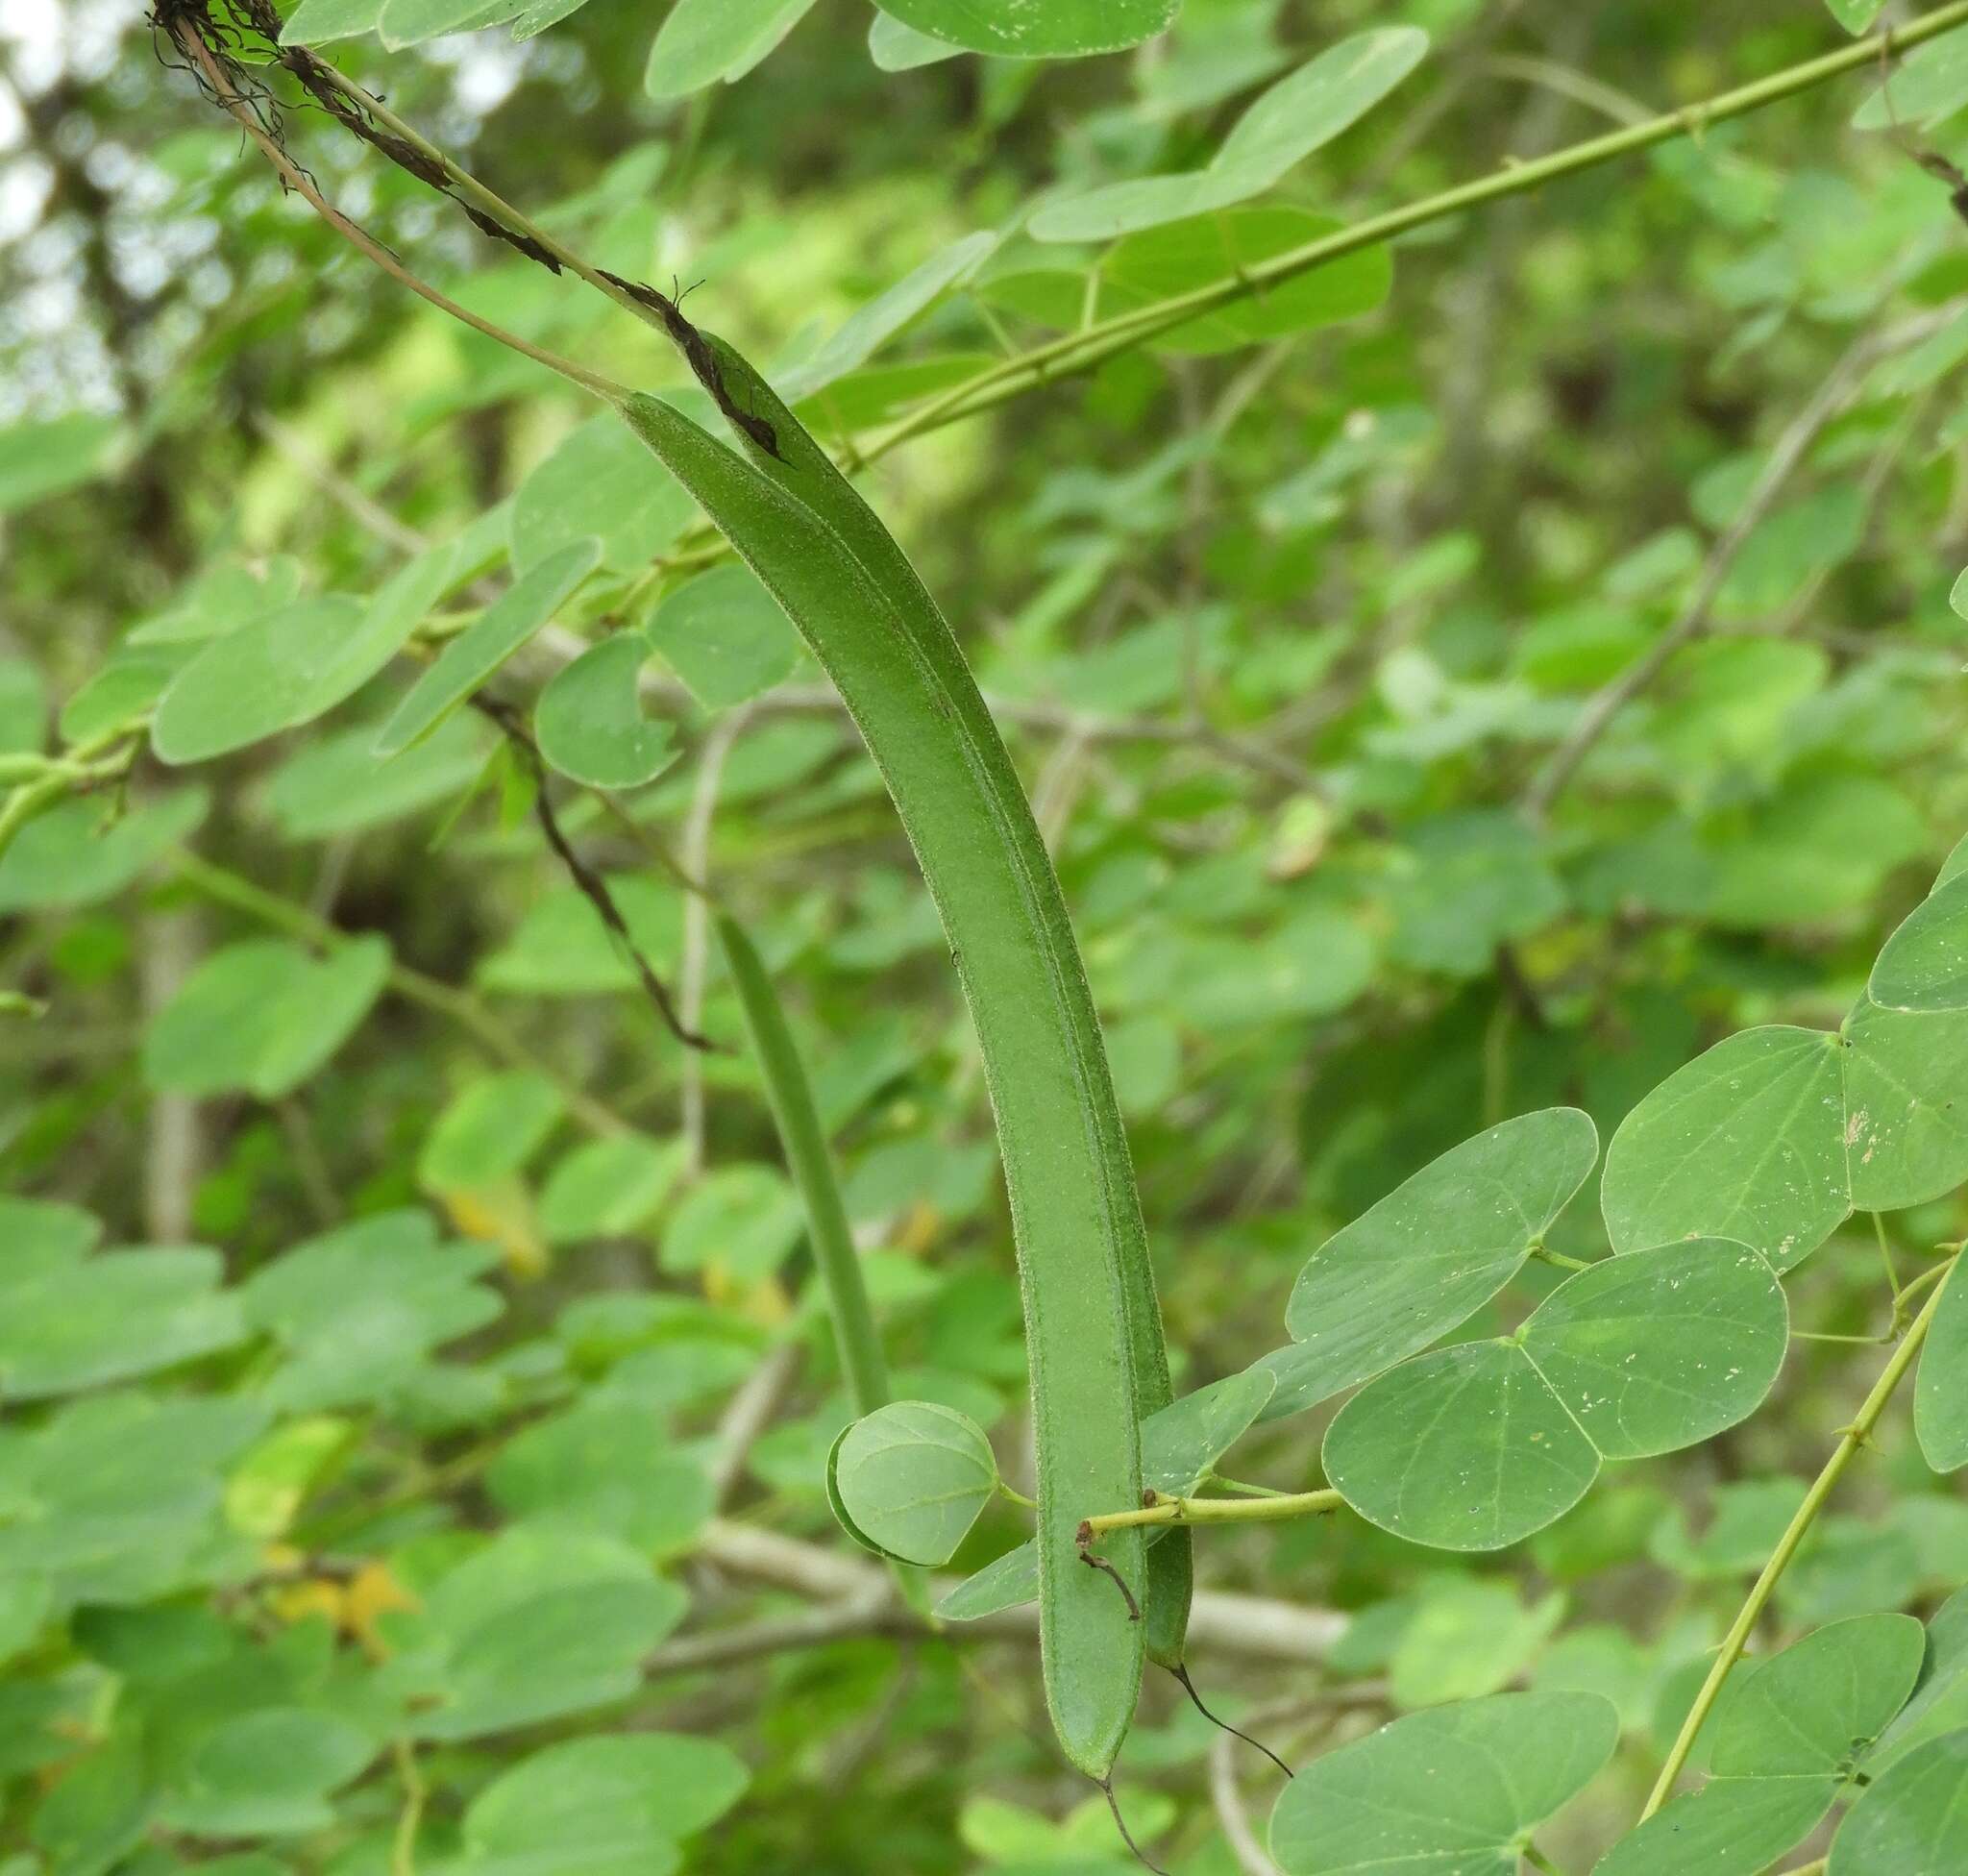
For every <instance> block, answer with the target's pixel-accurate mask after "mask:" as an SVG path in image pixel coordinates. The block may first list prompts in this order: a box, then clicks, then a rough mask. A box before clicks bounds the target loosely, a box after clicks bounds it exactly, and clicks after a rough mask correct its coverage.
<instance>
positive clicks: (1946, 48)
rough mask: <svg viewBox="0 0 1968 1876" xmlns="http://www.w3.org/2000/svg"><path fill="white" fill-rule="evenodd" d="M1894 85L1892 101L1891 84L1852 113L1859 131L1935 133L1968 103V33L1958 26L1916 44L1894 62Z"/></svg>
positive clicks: (1875, 92)
mask: <svg viewBox="0 0 1968 1876" xmlns="http://www.w3.org/2000/svg"><path fill="white" fill-rule="evenodd" d="M1848 4H1850V0H1848ZM1861 4H1862V0H1861ZM1888 85H1890V87H1891V93H1892V96H1891V102H1890V103H1888V100H1887V88H1888V86H1887V85H1882V86H1878V87H1877V88H1876V89H1875V90H1874V91H1873V92H1872V93H1871V95H1870V96H1868V97H1867V99H1866V100H1865V102H1864V103H1863V104H1861V105H1860V106H1859V107H1858V109H1857V111H1854V112H1853V113H1852V128H1853V129H1854V130H1856V131H1889V130H1892V129H1894V128H1895V127H1896V126H1897V127H1899V128H1900V129H1902V130H1931V129H1932V128H1933V126H1934V125H1936V124H1938V123H1939V122H1940V121H1941V120H1942V119H1943V118H1946V117H1952V116H1953V115H1954V114H1955V112H1956V111H1959V110H1960V109H1961V107H1962V106H1963V105H1968V32H1963V31H1962V30H1961V29H1960V28H1958V27H1956V29H1955V31H1954V32H1952V33H1943V34H1942V35H1941V37H1939V38H1937V39H1930V40H1928V42H1927V43H1926V44H1925V45H1917V46H1915V47H1914V48H1913V50H1912V51H1911V52H1909V53H1907V56H1906V57H1905V58H1904V59H1899V60H1896V61H1895V62H1894V67H1893V70H1892V72H1891V74H1890V75H1889V78H1888Z"/></svg>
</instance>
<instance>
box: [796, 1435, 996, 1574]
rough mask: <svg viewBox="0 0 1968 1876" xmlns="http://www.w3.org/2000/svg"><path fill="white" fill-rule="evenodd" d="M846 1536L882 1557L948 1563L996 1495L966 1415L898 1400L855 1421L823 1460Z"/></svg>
mask: <svg viewBox="0 0 1968 1876" xmlns="http://www.w3.org/2000/svg"><path fill="white" fill-rule="evenodd" d="M827 1472H828V1478H829V1491H830V1494H831V1495H832V1496H833V1497H834V1498H835V1499H836V1501H837V1502H838V1503H839V1505H840V1506H841V1508H842V1509H843V1511H844V1512H845V1513H846V1515H847V1517H848V1519H849V1524H848V1529H849V1534H850V1535H851V1536H853V1537H854V1538H856V1539H857V1540H858V1541H859V1542H861V1543H867V1544H871V1545H872V1546H873V1548H874V1549H876V1550H878V1551H880V1552H881V1553H882V1554H883V1555H884V1556H889V1557H899V1558H900V1559H901V1560H902V1562H904V1563H908V1564H923V1565H926V1566H930V1567H935V1566H937V1565H941V1564H947V1563H948V1562H949V1560H950V1558H951V1557H953V1556H954V1555H955V1554H956V1549H957V1546H958V1545H959V1544H960V1543H963V1541H964V1539H965V1537H966V1536H968V1535H969V1533H970V1529H971V1526H972V1524H974V1523H975V1522H976V1521H977V1515H978V1513H979V1512H981V1511H982V1510H983V1509H984V1507H985V1506H986V1505H988V1504H989V1503H990V1502H991V1498H992V1495H993V1493H996V1490H997V1460H996V1456H995V1455H994V1454H993V1452H992V1450H991V1443H990V1442H989V1441H988V1440H987V1439H985V1437H984V1435H983V1434H982V1433H981V1432H980V1431H979V1430H978V1428H977V1427H976V1425H975V1424H974V1423H973V1422H972V1420H971V1419H968V1418H967V1417H966V1416H965V1415H963V1414H959V1413H956V1412H954V1411H952V1410H951V1409H950V1408H947V1407H938V1406H935V1405H933V1404H931V1403H930V1402H929V1401H926V1400H898V1401H893V1402H891V1403H890V1404H889V1405H888V1406H886V1407H878V1408H876V1409H875V1411H874V1412H873V1413H872V1414H868V1415H865V1416H864V1417H863V1418H862V1419H858V1420H856V1421H855V1422H854V1424H853V1425H852V1426H850V1427H849V1429H848V1430H847V1432H845V1433H844V1434H842V1435H841V1437H840V1440H839V1441H838V1442H837V1443H836V1444H835V1446H834V1449H833V1451H832V1452H831V1453H830V1454H829V1455H828V1459H827Z"/></svg>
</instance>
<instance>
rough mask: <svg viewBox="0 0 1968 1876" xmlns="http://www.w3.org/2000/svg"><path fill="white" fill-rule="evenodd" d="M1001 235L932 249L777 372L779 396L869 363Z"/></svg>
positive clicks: (810, 390)
mask: <svg viewBox="0 0 1968 1876" xmlns="http://www.w3.org/2000/svg"><path fill="white" fill-rule="evenodd" d="M878 17H879V16H877V18H878ZM950 49H951V50H954V48H950ZM997 240H998V237H997V236H996V234H991V233H989V232H979V233H977V234H966V235H964V236H963V237H962V238H961V239H960V240H955V241H952V242H950V244H949V245H948V246H947V247H945V248H942V249H940V250H939V251H938V252H937V253H935V254H932V255H931V256H930V257H929V259H927V260H925V261H923V264H922V265H921V266H919V267H916V268H914V269H913V270H912V271H910V272H909V273H907V274H904V275H903V276H902V278H901V279H900V280H898V281H897V282H896V284H894V285H893V286H891V287H889V288H888V289H887V290H886V291H884V292H881V293H878V294H876V295H875V297H874V298H873V299H872V300H870V301H869V302H868V304H867V305H866V306H863V307H860V308H857V309H855V311H854V312H852V313H851V314H849V317H848V319H847V320H846V321H845V322H844V323H843V324H842V326H841V327H840V329H839V330H838V331H837V332H835V333H833V334H832V335H831V336H830V337H829V338H827V339H826V340H825V341H824V343H823V344H822V345H821V346H820V347H819V349H818V350H817V351H815V352H813V353H812V354H810V355H809V356H808V357H806V358H801V359H800V361H799V362H798V363H797V364H795V365H793V366H792V367H791V368H790V369H788V370H786V371H783V372H777V373H775V374H774V381H775V385H776V387H777V389H778V393H779V395H780V396H781V397H782V398H784V399H785V400H786V402H787V403H788V404H797V403H799V402H800V399H801V398H806V397H811V396H812V395H813V394H814V392H816V391H818V390H820V389H822V388H824V386H825V385H828V384H831V383H833V382H834V381H835V380H836V379H838V378H843V377H845V376H846V375H847V374H848V373H849V372H850V371H853V370H854V369H855V368H856V367H857V366H860V365H863V364H865V363H867V361H868V360H869V359H870V358H873V356H874V354H875V353H876V352H878V351H879V350H880V349H881V347H882V346H884V345H885V344H887V343H888V341H889V340H890V339H892V338H893V337H894V336H895V335H896V334H897V333H898V332H900V331H901V330H902V329H903V328H904V327H905V326H907V325H909V324H910V323H911V322H912V321H914V320H916V319H919V318H920V317H921V316H922V315H923V313H924V312H926V311H927V310H928V309H930V308H931V307H932V306H934V305H935V304H936V303H937V301H938V300H940V299H942V298H943V296H944V295H945V294H946V293H947V292H949V291H950V289H951V288H952V287H955V286H958V285H960V284H962V283H963V282H964V281H966V280H968V279H969V278H970V277H971V276H972V274H974V273H975V272H976V271H977V269H978V268H979V267H981V266H982V265H983V264H984V262H985V261H986V260H988V259H990V258H991V256H992V254H993V253H995V252H996V247H997Z"/></svg>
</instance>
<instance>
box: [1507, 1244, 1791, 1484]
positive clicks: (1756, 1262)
mask: <svg viewBox="0 0 1968 1876" xmlns="http://www.w3.org/2000/svg"><path fill="white" fill-rule="evenodd" d="M1519 1339H1520V1341H1521V1342H1522V1344H1523V1348H1524V1352H1525V1354H1527V1355H1528V1356H1529V1357H1530V1358H1531V1360H1532V1362H1533V1364H1534V1365H1535V1366H1536V1367H1537V1369H1538V1372H1539V1373H1540V1374H1541V1375H1542V1376H1543V1377H1544V1379H1545V1381H1546V1382H1547V1383H1548V1384H1549V1385H1550V1387H1551V1390H1552V1392H1553V1394H1555V1395H1557V1397H1558V1398H1559V1399H1560V1400H1561V1401H1562V1402H1563V1404H1564V1406H1565V1407H1566V1408H1567V1409H1568V1410H1569V1411H1570V1413H1571V1415H1572V1418H1573V1419H1576V1420H1577V1421H1578V1423H1579V1425H1580V1427H1581V1428H1582V1429H1583V1430H1584V1432H1585V1434H1586V1437H1587V1439H1588V1440H1590V1441H1591V1443H1592V1444H1594V1445H1595V1446H1597V1447H1598V1448H1599V1451H1600V1452H1601V1454H1602V1455H1604V1457H1606V1458H1608V1459H1645V1458H1649V1457H1651V1456H1653V1455H1654V1454H1656V1453H1663V1452H1673V1451H1675V1450H1677V1449H1678V1448H1680V1447H1682V1446H1691V1445H1694V1444H1697V1443H1699V1442H1700V1441H1703V1440H1707V1439H1710V1438H1711V1437H1712V1436H1713V1435H1715V1434H1717V1433H1720V1432H1721V1431H1722V1430H1723V1429H1724V1428H1725V1427H1730V1426H1734V1425H1735V1423H1736V1422H1737V1421H1738V1420H1742V1419H1747V1418H1748V1417H1749V1416H1750V1415H1751V1414H1752V1413H1754V1412H1755V1411H1756V1409H1757V1408H1758V1407H1759V1405H1761V1403H1762V1401H1763V1398H1764V1396H1765V1395H1768V1393H1769V1392H1770V1389H1771V1387H1772V1386H1773V1385H1774V1384H1775V1382H1776V1379H1777V1370H1779V1369H1780V1368H1782V1367H1783V1365H1784V1349H1785V1348H1786V1346H1787V1345H1788V1344H1789V1339H1790V1319H1789V1312H1788V1309H1787V1308H1786V1306H1785V1304H1784V1287H1783V1285H1782V1284H1780V1283H1779V1282H1778V1281H1777V1279H1776V1276H1775V1275H1774V1274H1773V1272H1772V1271H1771V1270H1770V1267H1769V1265H1768V1264H1766V1263H1765V1262H1764V1261H1763V1259H1762V1257H1761V1256H1760V1255H1759V1253H1758V1252H1756V1251H1754V1250H1751V1249H1750V1248H1749V1247H1748V1246H1746V1245H1738V1244H1730V1243H1727V1242H1724V1241H1722V1240H1720V1239H1715V1238H1695V1239H1691V1240H1689V1241H1687V1242H1685V1243H1682V1244H1672V1245H1662V1246H1661V1247H1659V1248H1658V1249H1655V1250H1642V1251H1636V1252H1634V1253H1633V1254H1632V1255H1631V1256H1627V1257H1615V1258H1611V1259H1610V1260H1608V1261H1607V1262H1605V1263H1602V1264H1598V1265H1595V1266H1594V1267H1593V1268H1592V1269H1591V1270H1589V1271H1580V1272H1579V1274H1578V1275H1576V1276H1573V1277H1568V1278H1567V1279H1566V1280H1565V1281H1564V1282H1563V1283H1562V1284H1561V1285H1560V1286H1559V1287H1558V1289H1556V1290H1555V1291H1553V1292H1552V1294H1551V1295H1550V1296H1547V1297H1546V1298H1545V1299H1544V1301H1543V1302H1542V1303H1540V1304H1539V1305H1538V1309H1537V1310H1536V1312H1535V1313H1534V1314H1533V1315H1532V1317H1531V1320H1530V1321H1528V1322H1526V1323H1525V1324H1524V1327H1523V1329H1522V1331H1521V1332H1520V1336H1519Z"/></svg>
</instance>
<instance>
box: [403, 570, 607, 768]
mask: <svg viewBox="0 0 1968 1876" xmlns="http://www.w3.org/2000/svg"><path fill="white" fill-rule="evenodd" d="M600 555H601V547H600V543H599V542H597V541H595V540H594V539H593V538H589V539H586V540H579V541H574V542H571V543H570V544H569V545H568V546H566V547H563V548H559V549H557V550H556V551H555V552H553V553H552V554H550V555H547V557H546V558H545V559H543V560H541V561H540V562H539V563H538V565H536V566H534V567H531V568H529V570H528V571H527V572H526V573H524V574H522V575H521V576H520V578H519V579H518V580H514V581H513V583H512V584H511V585H510V586H508V587H507V588H506V589H505V591H504V593H502V594H501V595H500V596H499V598H498V599H496V600H494V601H493V602H492V604H491V605H488V606H487V607H486V608H485V610H484V611H483V612H482V613H480V615H479V617H478V618H477V619H475V620H474V621H473V622H472V624H471V625H469V626H467V627H466V628H465V629H464V630H463V631H461V632H460V633H459V634H458V635H457V636H456V637H455V639H453V640H452V642H451V643H450V644H449V645H447V646H446V647H445V648H444V650H443V652H442V653H440V654H438V658H437V662H436V663H435V664H433V665H432V666H431V667H430V670H428V671H427V672H425V673H424V675H423V676H422V677H421V678H419V679H417V681H416V682H415V683H414V684H413V685H412V686H411V687H410V691H409V695H408V696H406V698H405V699H404V701H403V702H402V703H401V704H398V705H397V707H396V713H395V714H394V715H393V716H392V717H391V718H390V719H389V721H388V722H387V723H386V724H384V725H383V727H382V732H381V735H379V736H378V737H377V739H376V753H378V754H379V755H394V754H396V753H397V752H398V751H399V750H405V749H408V748H409V746H410V745H411V744H412V743H414V742H416V741H417V740H418V739H419V738H420V737H423V736H427V735H429V734H430V731H431V730H432V729H434V728H436V727H437V725H438V724H439V723H440V722H442V721H443V719H444V718H445V717H447V716H448V715H449V714H450V713H451V712H452V711H453V710H454V709H455V708H456V707H457V705H458V704H462V703H463V702H464V700H465V699H466V698H467V697H469V696H470V695H471V694H472V692H473V691H475V690H477V689H478V687H479V686H480V684H482V683H483V682H484V681H485V679H487V678H489V677H491V676H492V674H493V673H494V672H495V671H497V670H498V669H499V667H500V666H501V665H502V664H504V662H505V660H506V659H507V658H509V657H510V656H511V655H512V654H514V653H515V652H516V651H518V650H519V648H520V647H521V646H522V645H524V644H525V643H526V642H527V640H528V639H529V638H530V637H532V635H533V634H534V633H535V632H536V631H538V630H539V629H540V628H541V627H542V626H544V625H545V624H546V623H547V621H548V620H549V619H550V618H551V617H552V616H553V611H554V609H555V608H556V607H557V606H559V605H560V604H561V603H562V602H563V601H564V600H565V599H566V598H567V596H568V595H569V594H570V593H572V592H573V591H574V589H575V588H576V587H577V586H578V585H579V584H580V582H581V581H582V580H584V579H586V578H587V576H588V574H589V573H590V572H592V571H593V569H594V566H595V562H596V560H597V559H598V558H599V557H600Z"/></svg>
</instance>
